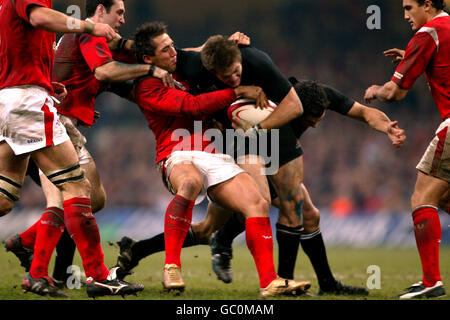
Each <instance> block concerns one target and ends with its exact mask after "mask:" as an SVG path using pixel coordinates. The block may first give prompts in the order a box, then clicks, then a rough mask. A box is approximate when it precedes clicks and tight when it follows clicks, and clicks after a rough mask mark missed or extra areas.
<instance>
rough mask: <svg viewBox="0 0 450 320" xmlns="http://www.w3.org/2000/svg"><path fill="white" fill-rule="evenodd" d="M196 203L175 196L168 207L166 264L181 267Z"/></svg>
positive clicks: (165, 222)
mask: <svg viewBox="0 0 450 320" xmlns="http://www.w3.org/2000/svg"><path fill="white" fill-rule="evenodd" d="M194 203H195V202H194V201H191V200H188V199H185V198H183V197H182V196H179V195H175V197H174V198H173V200H172V201H171V202H170V203H169V206H168V207H167V210H166V215H165V218H164V243H165V246H166V260H165V264H173V263H174V264H176V265H177V266H179V267H181V260H180V256H181V248H182V247H183V242H184V239H185V238H186V234H187V233H188V231H189V228H190V227H191V220H192V210H193V208H194Z"/></svg>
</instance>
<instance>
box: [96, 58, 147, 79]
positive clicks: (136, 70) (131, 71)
mask: <svg viewBox="0 0 450 320" xmlns="http://www.w3.org/2000/svg"><path fill="white" fill-rule="evenodd" d="M150 67H151V66H150V65H148V64H126V63H121V62H118V61H111V62H108V63H106V64H104V65H102V66H100V67H97V68H96V69H95V78H96V79H97V80H98V81H100V82H123V81H127V80H131V79H135V78H139V77H142V76H145V75H147V74H149V73H150Z"/></svg>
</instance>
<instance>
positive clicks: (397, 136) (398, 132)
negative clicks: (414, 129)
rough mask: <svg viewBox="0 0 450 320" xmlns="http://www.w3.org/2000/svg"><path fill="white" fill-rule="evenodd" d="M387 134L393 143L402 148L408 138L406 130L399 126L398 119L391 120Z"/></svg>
mask: <svg viewBox="0 0 450 320" xmlns="http://www.w3.org/2000/svg"><path fill="white" fill-rule="evenodd" d="M387 135H388V137H389V139H391V141H392V145H393V146H394V147H396V148H400V147H401V146H402V145H403V143H404V142H405V140H406V135H405V130H403V129H400V128H399V127H398V121H391V122H390V123H389V127H388V132H387Z"/></svg>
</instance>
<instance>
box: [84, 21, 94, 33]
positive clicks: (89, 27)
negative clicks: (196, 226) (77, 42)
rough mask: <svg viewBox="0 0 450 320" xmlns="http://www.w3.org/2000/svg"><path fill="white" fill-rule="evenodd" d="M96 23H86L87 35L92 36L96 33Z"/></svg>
mask: <svg viewBox="0 0 450 320" xmlns="http://www.w3.org/2000/svg"><path fill="white" fill-rule="evenodd" d="M94 27H95V23H92V22H89V21H84V28H83V32H84V33H87V34H92V33H93V32H94Z"/></svg>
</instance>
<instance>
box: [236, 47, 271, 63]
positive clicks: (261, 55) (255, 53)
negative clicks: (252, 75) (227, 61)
mask: <svg viewBox="0 0 450 320" xmlns="http://www.w3.org/2000/svg"><path fill="white" fill-rule="evenodd" d="M239 49H240V50H241V54H242V58H243V59H248V60H251V59H270V57H269V55H268V54H267V53H265V52H264V51H262V50H260V49H257V48H255V47H253V46H245V47H239Z"/></svg>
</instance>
